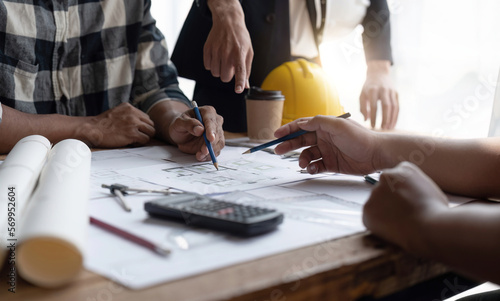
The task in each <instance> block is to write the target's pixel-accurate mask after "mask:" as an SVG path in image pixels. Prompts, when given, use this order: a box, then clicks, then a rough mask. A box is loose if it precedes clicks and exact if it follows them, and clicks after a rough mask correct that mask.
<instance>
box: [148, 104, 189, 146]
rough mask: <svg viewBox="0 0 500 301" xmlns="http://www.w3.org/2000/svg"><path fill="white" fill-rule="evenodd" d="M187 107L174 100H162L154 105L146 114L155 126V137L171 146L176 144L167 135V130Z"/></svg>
mask: <svg viewBox="0 0 500 301" xmlns="http://www.w3.org/2000/svg"><path fill="white" fill-rule="evenodd" d="M188 109H189V107H188V106H187V105H185V104H184V103H182V102H179V101H175V100H164V101H159V102H157V103H156V104H154V105H153V106H152V107H151V109H150V110H149V112H148V115H149V117H150V118H151V120H153V122H154V124H155V130H156V137H157V138H158V139H160V140H163V141H165V142H168V143H170V144H172V145H175V144H176V143H175V142H174V141H173V140H172V138H171V137H170V134H169V128H170V125H171V124H172V122H173V121H174V119H175V118H177V117H178V116H179V115H181V114H182V113H183V112H185V111H186V110H188Z"/></svg>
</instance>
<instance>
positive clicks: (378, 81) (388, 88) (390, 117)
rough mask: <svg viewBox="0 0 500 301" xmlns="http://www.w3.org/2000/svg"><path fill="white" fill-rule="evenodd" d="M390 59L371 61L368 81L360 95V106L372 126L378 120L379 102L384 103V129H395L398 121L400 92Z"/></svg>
mask: <svg viewBox="0 0 500 301" xmlns="http://www.w3.org/2000/svg"><path fill="white" fill-rule="evenodd" d="M390 67H391V64H390V62H389V61H369V62H368V69H367V73H366V81H365V84H364V85H363V88H362V90H361V95H360V96H359V107H360V110H361V113H362V114H363V116H364V117H365V120H367V119H370V121H371V126H372V128H374V127H375V124H376V121H377V102H378V101H380V103H381V104H382V124H381V127H382V129H384V130H390V129H393V128H394V127H395V126H396V122H397V121H398V114H399V99H398V92H397V91H396V88H395V87H394V83H393V81H392V79H391V76H390Z"/></svg>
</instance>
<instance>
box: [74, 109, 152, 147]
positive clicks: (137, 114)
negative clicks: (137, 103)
mask: <svg viewBox="0 0 500 301" xmlns="http://www.w3.org/2000/svg"><path fill="white" fill-rule="evenodd" d="M85 118H86V122H85V123H84V125H83V126H82V128H81V129H80V131H81V134H80V135H79V136H82V137H83V139H84V140H86V142H87V143H88V144H90V145H91V146H93V147H102V148H113V147H123V146H127V145H143V144H146V143H147V142H148V141H149V139H150V138H151V137H153V136H154V134H155V128H154V123H153V121H152V120H151V119H150V118H149V116H148V115H147V114H146V113H144V112H142V111H141V110H139V109H137V108H135V107H133V106H132V105H131V104H129V103H122V104H120V105H119V106H117V107H114V108H112V109H110V110H107V111H105V112H103V113H101V114H99V115H97V116H92V117H85Z"/></svg>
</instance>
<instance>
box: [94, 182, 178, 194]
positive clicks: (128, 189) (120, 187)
mask: <svg viewBox="0 0 500 301" xmlns="http://www.w3.org/2000/svg"><path fill="white" fill-rule="evenodd" d="M102 188H107V189H110V190H116V189H118V190H120V191H121V192H125V193H127V192H145V193H161V194H170V193H171V192H170V189H168V188H167V189H142V188H131V187H128V186H125V185H122V184H111V185H106V184H102Z"/></svg>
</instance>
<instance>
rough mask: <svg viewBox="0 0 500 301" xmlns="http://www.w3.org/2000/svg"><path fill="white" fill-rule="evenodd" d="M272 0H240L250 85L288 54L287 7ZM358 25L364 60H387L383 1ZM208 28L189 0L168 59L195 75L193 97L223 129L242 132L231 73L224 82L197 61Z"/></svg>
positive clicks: (240, 97)
mask: <svg viewBox="0 0 500 301" xmlns="http://www.w3.org/2000/svg"><path fill="white" fill-rule="evenodd" d="M278 1H280V0H240V2H241V6H242V7H243V11H244V12H245V23H246V26H247V29H248V32H249V34H250V38H251V40H252V46H253V50H254V59H253V63H252V73H251V75H250V85H252V86H260V85H261V84H262V82H263V81H264V79H265V77H266V76H267V74H269V72H271V70H273V69H274V68H276V67H277V66H279V65H281V64H282V63H284V62H287V61H290V60H292V57H291V55H290V47H289V46H288V45H289V41H290V36H289V31H288V30H287V28H288V27H289V24H288V12H284V11H281V10H277V5H278ZM293 1H296V0H293ZM307 1H312V0H307ZM328 1H334V0H328ZM310 7H314V5H312V6H310ZM310 15H311V11H310ZM318 15H320V14H318ZM362 25H363V26H364V27H365V32H364V33H363V44H364V49H365V55H366V58H367V60H375V59H377V60H389V61H391V62H392V54H391V46H390V22H389V9H388V7H387V1H386V0H371V4H370V6H369V8H368V10H367V13H366V16H365V18H364V20H363V22H362ZM211 28H212V20H211V14H210V11H209V9H208V7H207V4H206V0H195V1H194V3H193V6H192V7H191V10H190V12H189V14H188V16H187V18H186V21H185V22H184V26H183V28H182V30H181V33H180V35H179V38H178V40H177V44H176V46H175V49H174V52H173V54H172V61H173V62H174V64H175V66H176V67H177V69H178V71H179V75H180V76H182V77H185V78H189V79H193V80H195V81H196V87H195V92H194V96H193V99H194V100H196V102H197V103H198V104H200V105H212V106H214V107H215V109H216V110H217V112H218V113H219V114H220V115H222V116H223V117H224V129H225V130H227V131H231V132H245V131H246V109H245V99H244V94H245V93H242V94H236V93H235V92H234V79H233V80H232V81H231V82H230V83H223V82H221V80H220V79H219V78H214V77H213V76H212V74H211V73H210V71H207V70H205V68H204V65H203V46H204V44H205V41H206V39H207V37H208V34H209V32H210V29H211ZM283 33H285V34H283ZM286 41H288V42H286ZM283 45H285V46H283ZM286 46H288V47H286Z"/></svg>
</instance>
